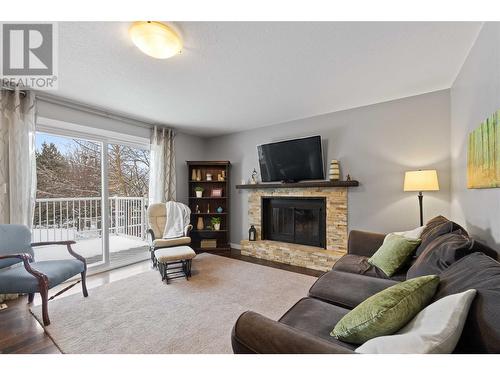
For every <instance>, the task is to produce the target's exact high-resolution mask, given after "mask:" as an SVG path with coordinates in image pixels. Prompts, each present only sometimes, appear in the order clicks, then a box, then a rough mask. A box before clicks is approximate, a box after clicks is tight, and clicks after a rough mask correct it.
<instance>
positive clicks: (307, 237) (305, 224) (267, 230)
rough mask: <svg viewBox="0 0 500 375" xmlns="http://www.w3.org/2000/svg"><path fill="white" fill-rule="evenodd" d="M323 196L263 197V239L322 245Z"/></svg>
mask: <svg viewBox="0 0 500 375" xmlns="http://www.w3.org/2000/svg"><path fill="white" fill-rule="evenodd" d="M325 214H326V210H325V199H324V198H303V197H293V198H290V197H286V198H285V197H263V198H262V228H263V232H262V234H263V239H266V240H273V241H282V242H290V243H296V244H302V245H309V246H317V247H322V248H324V247H325V243H326V237H325V222H326V216H325Z"/></svg>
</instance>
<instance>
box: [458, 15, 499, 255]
mask: <svg viewBox="0 0 500 375" xmlns="http://www.w3.org/2000/svg"><path fill="white" fill-rule="evenodd" d="M499 108H500V24H499V23H495V22H488V23H486V24H485V25H484V26H483V28H482V30H481V32H480V34H479V36H478V38H477V40H476V43H475V44H474V46H473V47H472V49H471V51H470V53H469V56H468V57H467V59H466V61H465V63H464V65H463V67H462V69H461V70H460V73H459V74H458V76H457V78H456V80H455V82H454V84H453V86H452V88H451V159H452V163H451V167H452V176H453V178H452V204H451V213H452V218H453V219H454V220H455V221H457V222H459V223H464V224H466V227H467V230H468V231H469V232H470V234H471V235H473V236H478V237H480V238H482V239H484V240H486V241H487V242H488V244H489V245H490V246H493V247H495V248H496V249H500V189H470V190H469V189H467V173H466V165H467V164H466V163H467V153H466V147H467V137H468V134H469V133H470V132H471V131H472V130H474V129H475V128H476V127H478V126H479V124H480V123H481V122H482V121H484V120H485V119H486V118H487V117H488V116H489V115H491V114H492V113H493V112H495V111H496V110H498V109H499Z"/></svg>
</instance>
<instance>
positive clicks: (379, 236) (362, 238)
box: [347, 230, 386, 257]
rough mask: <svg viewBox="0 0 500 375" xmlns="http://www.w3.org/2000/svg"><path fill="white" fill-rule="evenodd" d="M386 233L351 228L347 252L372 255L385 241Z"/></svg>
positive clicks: (366, 255)
mask: <svg viewBox="0 0 500 375" xmlns="http://www.w3.org/2000/svg"><path fill="white" fill-rule="evenodd" d="M385 236H386V235H385V234H383V233H374V232H365V231H361V230H351V231H350V232H349V239H348V240H347V253H348V254H354V255H361V256H365V257H371V256H372V255H373V254H375V252H376V251H377V250H378V248H379V247H380V246H382V243H383V242H384V238H385Z"/></svg>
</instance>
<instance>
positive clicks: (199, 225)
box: [196, 216, 205, 230]
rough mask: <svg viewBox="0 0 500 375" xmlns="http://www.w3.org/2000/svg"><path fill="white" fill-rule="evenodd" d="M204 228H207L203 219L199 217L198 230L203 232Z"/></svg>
mask: <svg viewBox="0 0 500 375" xmlns="http://www.w3.org/2000/svg"><path fill="white" fill-rule="evenodd" d="M203 228H205V223H204V222H203V218H202V217H201V216H200V217H198V222H197V223H196V229H198V230H203Z"/></svg>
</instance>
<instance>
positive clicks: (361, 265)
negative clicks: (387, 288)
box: [332, 254, 407, 281]
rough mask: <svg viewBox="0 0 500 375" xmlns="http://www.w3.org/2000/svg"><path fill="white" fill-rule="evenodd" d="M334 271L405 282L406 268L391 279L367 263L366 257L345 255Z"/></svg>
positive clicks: (335, 265)
mask: <svg viewBox="0 0 500 375" xmlns="http://www.w3.org/2000/svg"><path fill="white" fill-rule="evenodd" d="M332 269H333V270H335V271H340V272H347V273H354V274H358V275H364V276H370V277H377V278H380V279H390V280H395V281H404V280H406V272H407V268H406V267H403V268H402V269H401V270H399V271H397V272H396V273H395V274H393V275H392V276H391V277H389V276H387V275H386V274H385V273H384V272H383V271H382V270H380V269H378V268H377V267H375V266H372V265H371V264H370V263H368V257H365V256H361V255H354V254H346V255H344V256H343V257H342V258H340V259H339V260H338V261H337V262H336V263H335V264H334V266H333V268H332Z"/></svg>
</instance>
